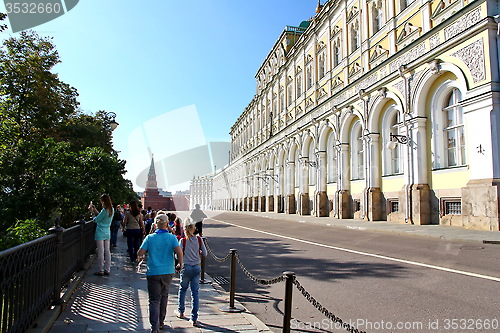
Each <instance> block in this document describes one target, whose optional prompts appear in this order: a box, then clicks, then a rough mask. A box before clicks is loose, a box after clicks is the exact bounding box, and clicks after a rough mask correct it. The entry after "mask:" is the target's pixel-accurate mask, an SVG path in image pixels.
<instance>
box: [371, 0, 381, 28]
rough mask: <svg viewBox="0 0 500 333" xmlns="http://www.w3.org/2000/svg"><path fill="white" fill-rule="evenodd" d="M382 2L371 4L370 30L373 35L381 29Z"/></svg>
mask: <svg viewBox="0 0 500 333" xmlns="http://www.w3.org/2000/svg"><path fill="white" fill-rule="evenodd" d="M382 20H383V17H382V2H381V1H378V2H373V4H372V28H373V33H374V34H375V33H376V32H378V31H379V30H380V29H382V22H383V21H382Z"/></svg>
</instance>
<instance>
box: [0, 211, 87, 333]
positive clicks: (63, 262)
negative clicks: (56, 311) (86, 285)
mask: <svg viewBox="0 0 500 333" xmlns="http://www.w3.org/2000/svg"><path fill="white" fill-rule="evenodd" d="M94 230H95V224H94V223H92V222H85V221H81V222H78V224H77V225H75V226H74V227H71V228H68V229H63V228H60V227H54V228H51V230H50V231H51V234H50V235H47V236H44V237H41V238H38V239H35V240H33V241H31V242H28V243H24V244H22V245H19V246H16V247H13V248H11V249H8V250H5V251H2V252H0V332H1V333H22V332H25V331H27V330H28V329H29V328H30V327H32V326H33V324H34V323H36V320H37V318H38V317H39V316H40V314H41V313H42V312H43V311H45V310H46V309H48V308H49V307H50V306H51V305H55V304H59V303H61V291H62V289H63V288H64V286H65V285H66V284H67V283H68V282H69V281H70V279H71V277H72V276H73V274H74V273H75V272H76V271H78V270H80V269H82V268H83V266H84V264H85V261H86V259H87V257H88V256H89V255H90V254H92V253H93V252H94V251H95V243H94Z"/></svg>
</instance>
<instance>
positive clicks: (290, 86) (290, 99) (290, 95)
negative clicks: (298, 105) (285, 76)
mask: <svg viewBox="0 0 500 333" xmlns="http://www.w3.org/2000/svg"><path fill="white" fill-rule="evenodd" d="M286 91H287V95H288V106H290V105H291V104H292V102H293V87H292V84H291V83H290V84H289V85H288V87H286Z"/></svg>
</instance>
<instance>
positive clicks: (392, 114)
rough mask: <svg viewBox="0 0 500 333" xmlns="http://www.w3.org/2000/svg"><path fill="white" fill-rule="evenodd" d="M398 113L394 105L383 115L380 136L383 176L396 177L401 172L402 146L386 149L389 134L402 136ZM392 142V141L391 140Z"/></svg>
mask: <svg viewBox="0 0 500 333" xmlns="http://www.w3.org/2000/svg"><path fill="white" fill-rule="evenodd" d="M400 129H401V120H400V112H399V111H398V110H397V109H396V108H395V105H392V106H390V107H389V108H388V109H387V111H386V112H385V114H384V118H383V125H382V135H383V149H384V154H383V158H384V161H383V167H384V168H383V170H384V175H386V176H388V175H396V174H400V173H402V172H403V166H402V159H401V156H402V149H403V146H404V145H402V144H399V143H398V144H396V146H395V148H394V149H389V148H387V144H388V143H389V141H391V139H390V135H391V134H395V135H402V133H401V130H400ZM392 141H394V140H392Z"/></svg>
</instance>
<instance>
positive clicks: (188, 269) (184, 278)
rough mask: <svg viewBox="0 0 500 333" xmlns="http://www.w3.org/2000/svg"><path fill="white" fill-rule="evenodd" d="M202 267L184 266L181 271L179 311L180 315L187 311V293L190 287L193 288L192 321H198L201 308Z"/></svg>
mask: <svg viewBox="0 0 500 333" xmlns="http://www.w3.org/2000/svg"><path fill="white" fill-rule="evenodd" d="M200 274H201V266H200V265H184V268H183V269H182V271H181V281H180V286H179V307H178V309H177V310H179V312H180V313H184V310H186V305H185V304H186V291H187V288H188V286H191V299H192V302H193V304H192V309H191V320H193V321H197V320H198V309H199V308H200V296H199V295H198V293H199V290H200Z"/></svg>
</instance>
